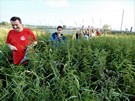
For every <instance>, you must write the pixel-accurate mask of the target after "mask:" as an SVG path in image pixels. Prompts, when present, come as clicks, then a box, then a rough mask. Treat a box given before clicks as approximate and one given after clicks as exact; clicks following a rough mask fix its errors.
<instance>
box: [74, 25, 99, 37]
mask: <svg viewBox="0 0 135 101" xmlns="http://www.w3.org/2000/svg"><path fill="white" fill-rule="evenodd" d="M99 35H101V31H100V30H99V29H98V28H97V29H95V28H94V27H93V26H92V27H91V28H90V26H88V28H86V29H84V26H82V29H79V30H77V31H76V32H75V34H73V37H72V39H79V38H85V39H89V38H91V37H94V36H99Z"/></svg>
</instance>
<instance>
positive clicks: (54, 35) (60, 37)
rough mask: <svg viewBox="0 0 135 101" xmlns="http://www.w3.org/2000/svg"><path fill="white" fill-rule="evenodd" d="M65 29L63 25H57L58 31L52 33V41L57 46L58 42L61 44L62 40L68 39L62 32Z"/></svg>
mask: <svg viewBox="0 0 135 101" xmlns="http://www.w3.org/2000/svg"><path fill="white" fill-rule="evenodd" d="M62 31H63V27H62V26H58V27H57V32H55V33H52V36H51V42H52V43H53V44H54V43H55V44H54V45H55V46H57V45H58V44H60V43H61V42H62V41H64V42H65V41H66V37H65V36H64V35H63V34H62Z"/></svg>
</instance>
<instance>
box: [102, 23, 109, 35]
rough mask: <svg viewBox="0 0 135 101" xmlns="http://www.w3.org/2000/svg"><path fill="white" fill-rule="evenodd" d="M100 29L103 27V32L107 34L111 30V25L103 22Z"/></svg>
mask: <svg viewBox="0 0 135 101" xmlns="http://www.w3.org/2000/svg"><path fill="white" fill-rule="evenodd" d="M102 29H103V32H104V34H107V33H109V32H110V31H111V26H110V25H108V24H105V25H104V26H103V28H102Z"/></svg>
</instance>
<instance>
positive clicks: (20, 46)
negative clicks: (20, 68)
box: [6, 16, 100, 65]
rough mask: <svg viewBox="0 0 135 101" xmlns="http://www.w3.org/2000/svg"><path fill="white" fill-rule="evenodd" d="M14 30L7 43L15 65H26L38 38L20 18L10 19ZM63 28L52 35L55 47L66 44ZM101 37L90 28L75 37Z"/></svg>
mask: <svg viewBox="0 0 135 101" xmlns="http://www.w3.org/2000/svg"><path fill="white" fill-rule="evenodd" d="M10 23H11V25H12V29H11V30H10V31H9V32H8V35H7V39H6V43H7V45H8V46H9V48H10V49H11V51H12V54H13V64H15V65H20V64H24V63H25V60H26V58H27V57H26V53H27V50H29V49H30V48H32V47H34V46H35V45H36V44H37V42H38V41H37V38H36V36H35V35H34V33H33V32H32V30H30V29H29V28H24V27H23V24H22V21H21V19H20V18H19V17H16V16H14V17H12V18H11V19H10ZM62 31H63V27H62V26H58V27H57V32H55V33H52V36H51V42H52V43H53V45H58V43H61V41H63V42H65V40H66V37H65V36H64V35H63V34H62ZM94 34H95V35H100V32H98V31H96V32H95V30H94V28H89V27H88V29H86V30H84V29H83V27H82V29H81V30H79V31H77V32H76V33H75V35H73V37H74V38H75V39H79V38H80V35H83V37H84V38H87V39H88V38H90V37H92V36H95V35H94Z"/></svg>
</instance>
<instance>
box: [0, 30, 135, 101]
mask: <svg viewBox="0 0 135 101" xmlns="http://www.w3.org/2000/svg"><path fill="white" fill-rule="evenodd" d="M40 33H41V32H39V34H38V35H37V38H38V44H37V46H36V47H34V52H31V51H30V52H28V58H29V63H28V65H27V66H21V65H20V66H14V65H13V64H12V56H11V51H10V50H9V48H8V47H7V45H6V44H5V43H4V42H3V41H2V42H1V43H2V44H1V46H0V100H1V101H10V100H11V101H12V100H13V101H134V100H135V44H134V43H135V36H134V35H102V36H99V37H93V38H91V39H89V40H84V39H80V40H78V41H76V40H71V37H72V36H71V34H70V35H66V37H67V41H66V43H61V45H60V46H58V47H54V46H53V45H52V44H51V43H50V34H42V33H41V34H40ZM4 35H5V34H4ZM2 39H3V38H2ZM3 40H4V39H3Z"/></svg>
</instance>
